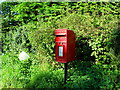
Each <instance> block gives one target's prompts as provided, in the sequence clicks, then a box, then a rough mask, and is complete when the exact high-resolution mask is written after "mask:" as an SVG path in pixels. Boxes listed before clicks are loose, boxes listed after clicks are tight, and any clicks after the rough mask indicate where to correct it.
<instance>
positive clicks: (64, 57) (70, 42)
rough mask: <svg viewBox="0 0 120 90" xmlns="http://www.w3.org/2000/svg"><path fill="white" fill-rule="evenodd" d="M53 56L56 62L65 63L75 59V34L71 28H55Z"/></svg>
mask: <svg viewBox="0 0 120 90" xmlns="http://www.w3.org/2000/svg"><path fill="white" fill-rule="evenodd" d="M55 35H56V38H55V57H56V61H57V62H61V63H67V62H70V61H73V60H75V34H74V32H73V31H72V30H68V29H56V30H55Z"/></svg>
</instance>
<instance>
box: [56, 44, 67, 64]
mask: <svg viewBox="0 0 120 90" xmlns="http://www.w3.org/2000/svg"><path fill="white" fill-rule="evenodd" d="M66 51H67V50H66V43H65V42H57V43H56V60H57V61H58V62H66V60H67V59H66V58H67V55H66Z"/></svg>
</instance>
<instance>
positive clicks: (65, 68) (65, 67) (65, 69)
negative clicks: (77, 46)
mask: <svg viewBox="0 0 120 90" xmlns="http://www.w3.org/2000/svg"><path fill="white" fill-rule="evenodd" d="M67 68H68V63H64V85H65V84H66V80H67Z"/></svg>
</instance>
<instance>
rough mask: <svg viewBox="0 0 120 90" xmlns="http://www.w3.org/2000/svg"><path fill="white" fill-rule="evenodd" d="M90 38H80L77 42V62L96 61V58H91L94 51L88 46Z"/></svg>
mask: <svg viewBox="0 0 120 90" xmlns="http://www.w3.org/2000/svg"><path fill="white" fill-rule="evenodd" d="M88 39H89V38H84V37H78V38H77V41H76V60H80V61H90V62H91V61H92V62H94V61H95V57H94V56H91V53H92V49H91V47H90V46H89V44H88Z"/></svg>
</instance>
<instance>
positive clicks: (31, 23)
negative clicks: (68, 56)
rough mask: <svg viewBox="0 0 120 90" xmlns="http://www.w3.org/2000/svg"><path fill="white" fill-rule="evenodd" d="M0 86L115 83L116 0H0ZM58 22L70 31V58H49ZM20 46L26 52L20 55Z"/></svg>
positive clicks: (119, 70)
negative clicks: (73, 56) (72, 41)
mask: <svg viewBox="0 0 120 90" xmlns="http://www.w3.org/2000/svg"><path fill="white" fill-rule="evenodd" d="M1 5H2V12H1V14H2V30H1V32H2V36H1V38H2V46H3V47H2V55H1V56H0V64H1V66H2V67H0V69H1V70H0V87H1V88H63V87H65V86H66V87H67V88H81V89H85V88H89V89H118V88H120V81H119V79H120V48H119V46H120V42H119V41H120V26H119V24H120V22H119V19H120V15H119V14H120V8H119V6H120V2H88V3H85V2H19V3H18V2H3V3H2V4H1ZM58 28H67V29H70V30H73V31H74V32H75V33H76V60H75V61H72V62H69V63H68V65H69V67H68V68H69V69H68V79H67V84H66V85H63V74H64V70H63V69H64V67H63V64H61V63H58V62H55V52H54V45H55V43H54V42H55V41H54V40H55V35H54V31H55V29H58ZM21 51H25V52H27V53H28V54H29V56H30V58H28V59H27V60H23V61H20V60H19V59H18V55H19V53H20V52H21Z"/></svg>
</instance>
